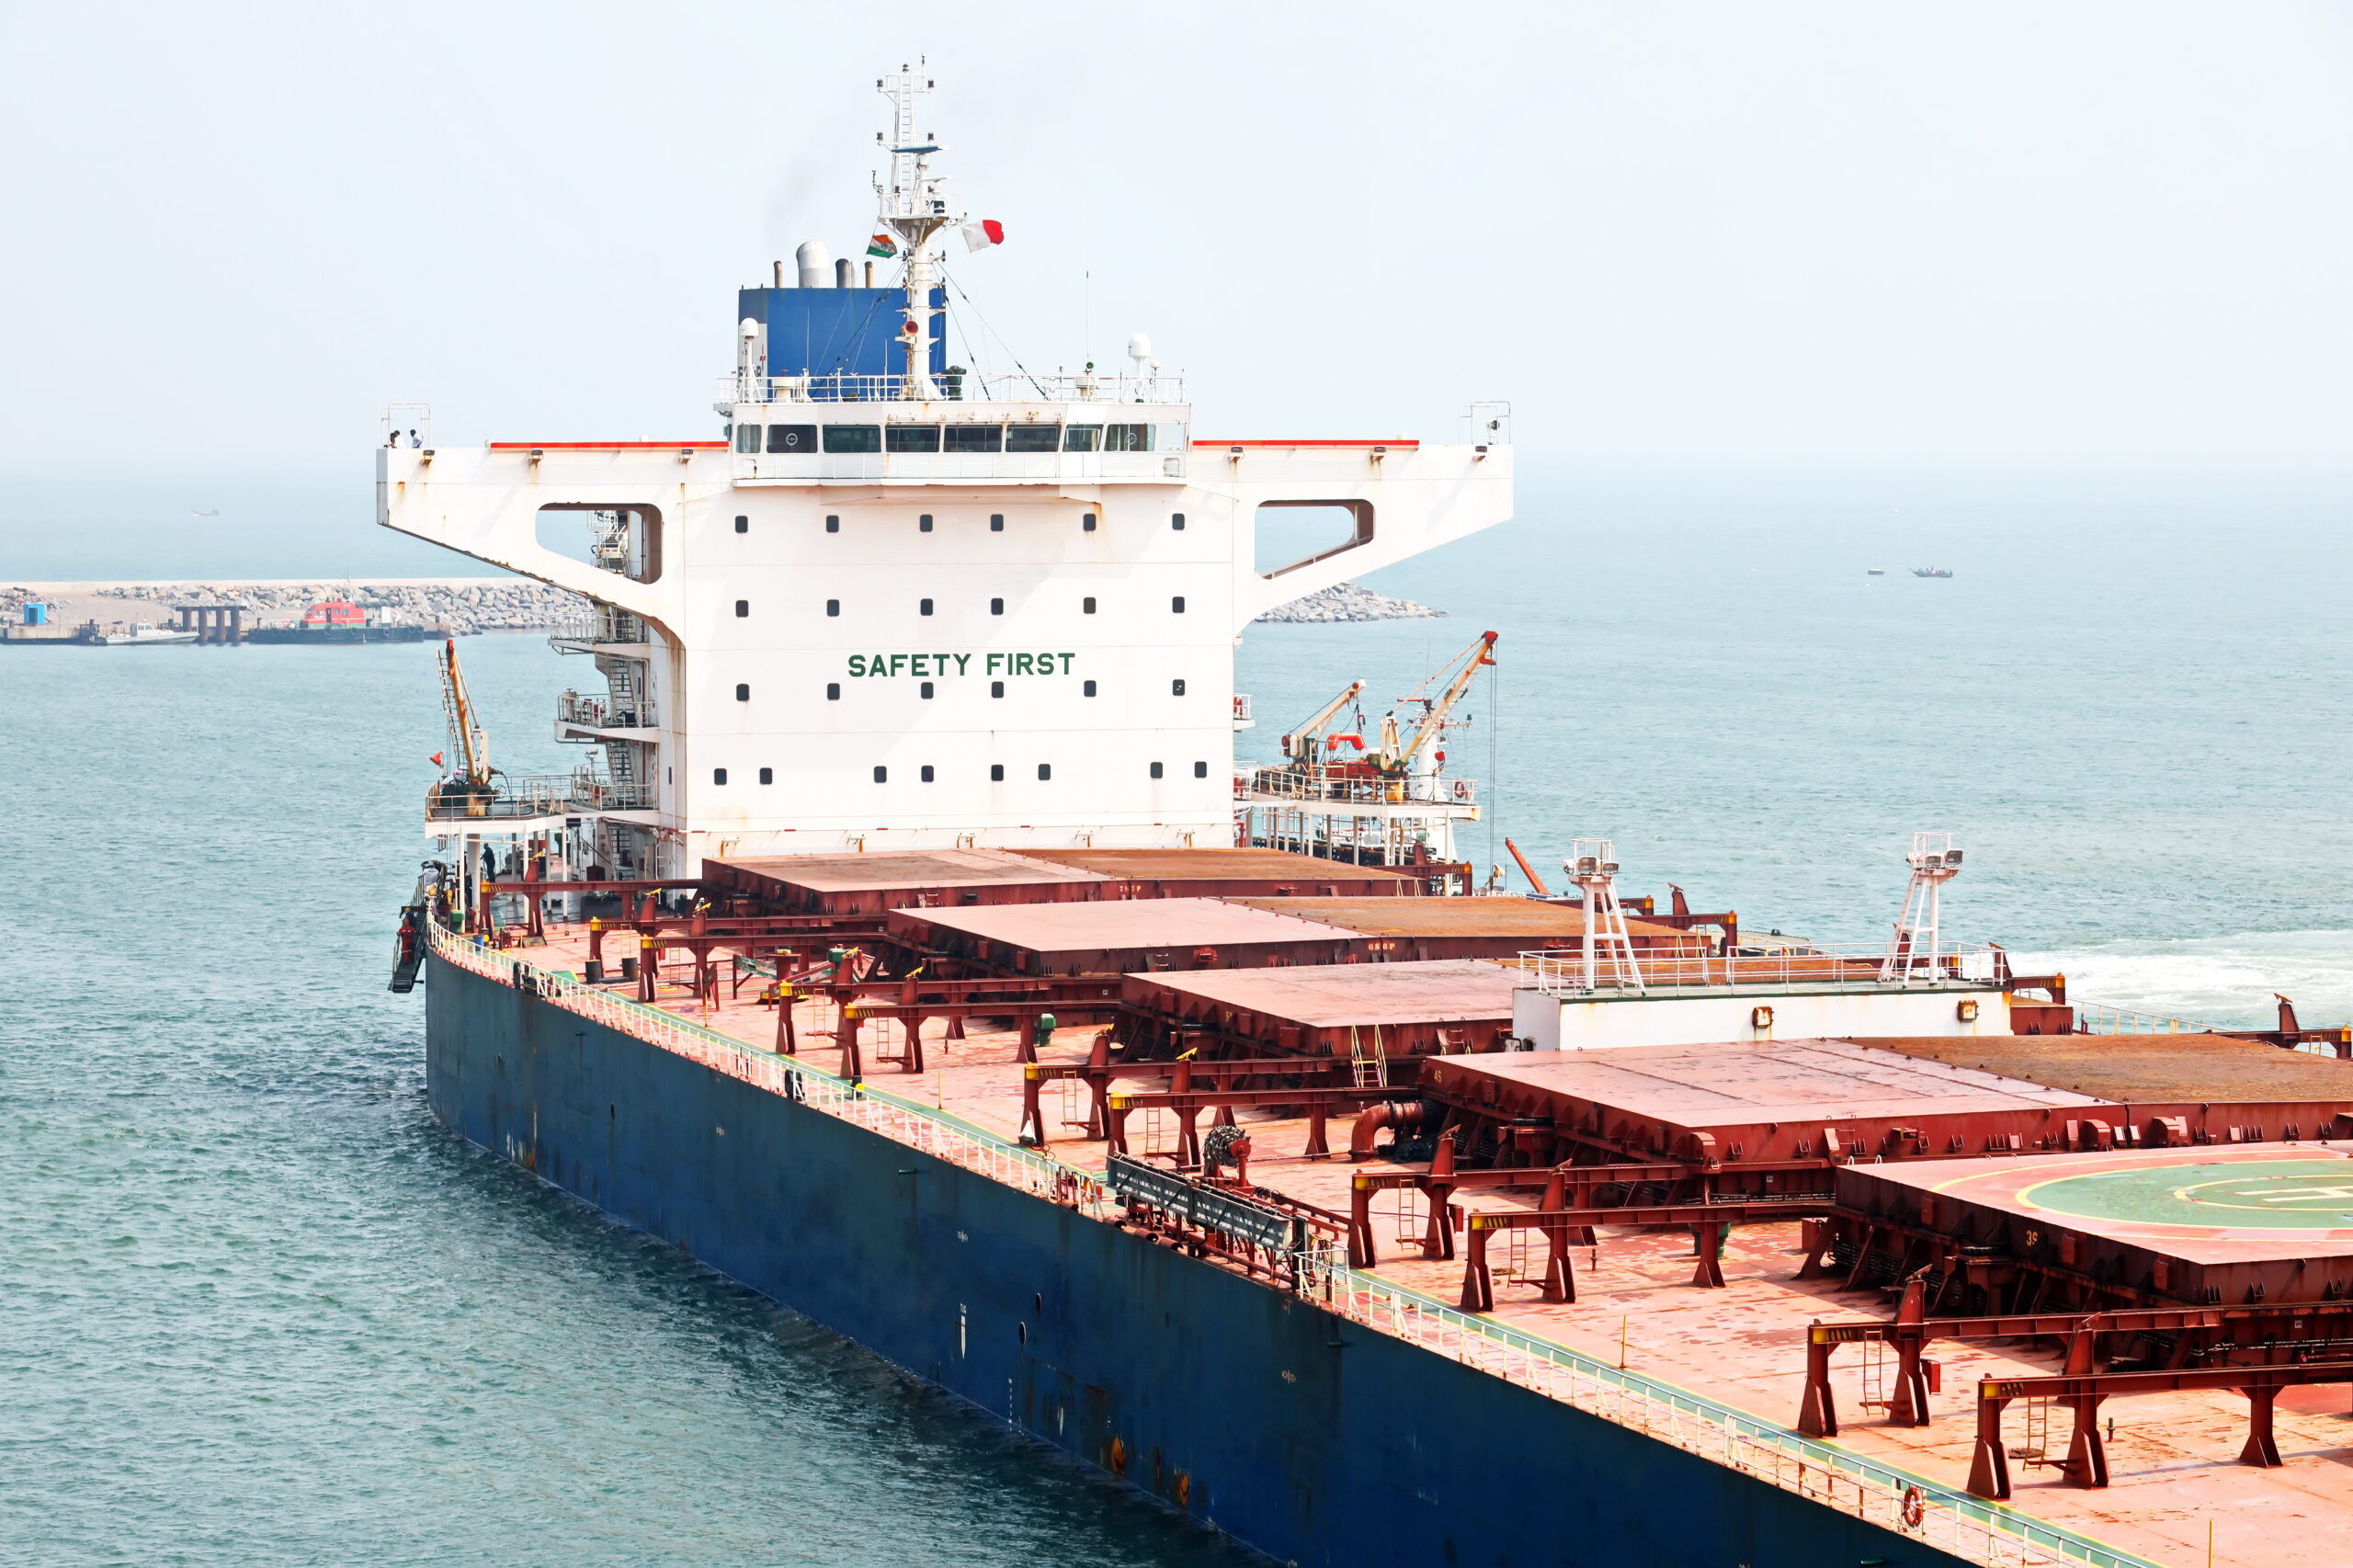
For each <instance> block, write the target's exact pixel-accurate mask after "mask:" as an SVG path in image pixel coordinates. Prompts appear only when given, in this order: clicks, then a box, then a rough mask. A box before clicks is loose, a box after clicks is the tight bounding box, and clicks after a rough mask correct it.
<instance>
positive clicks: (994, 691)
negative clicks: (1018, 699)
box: [989, 680, 1005, 697]
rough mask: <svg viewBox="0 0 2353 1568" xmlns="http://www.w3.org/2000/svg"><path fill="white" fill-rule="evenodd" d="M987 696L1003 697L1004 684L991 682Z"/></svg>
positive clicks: (998, 681) (995, 681) (999, 681)
mask: <svg viewBox="0 0 2353 1568" xmlns="http://www.w3.org/2000/svg"><path fill="white" fill-rule="evenodd" d="M989 695H990V696H991V697H1003V696H1004V695H1005V682H1003V681H1001V680H993V681H991V682H989Z"/></svg>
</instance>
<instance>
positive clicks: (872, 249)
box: [866, 234, 899, 256]
mask: <svg viewBox="0 0 2353 1568" xmlns="http://www.w3.org/2000/svg"><path fill="white" fill-rule="evenodd" d="M866 254H867V255H869V256H896V255H898V254H899V247H898V246H896V245H894V244H892V243H891V236H890V235H888V234H877V235H875V236H874V237H873V238H872V239H870V240H869V241H867V242H866Z"/></svg>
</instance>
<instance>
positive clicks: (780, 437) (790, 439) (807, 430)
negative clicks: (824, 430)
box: [768, 425, 830, 457]
mask: <svg viewBox="0 0 2353 1568" xmlns="http://www.w3.org/2000/svg"><path fill="white" fill-rule="evenodd" d="M816 449H817V427H816V426H814V425H771V426H768V450H769V451H771V452H778V453H786V454H790V455H792V456H796V457H797V456H801V455H803V454H806V453H809V452H813V451H815V450H816ZM829 450H830V449H829Z"/></svg>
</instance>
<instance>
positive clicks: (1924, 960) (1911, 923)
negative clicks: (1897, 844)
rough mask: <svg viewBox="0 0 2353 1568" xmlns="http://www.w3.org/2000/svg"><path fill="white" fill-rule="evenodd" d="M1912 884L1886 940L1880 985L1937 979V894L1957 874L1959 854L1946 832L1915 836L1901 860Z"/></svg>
mask: <svg viewBox="0 0 2353 1568" xmlns="http://www.w3.org/2000/svg"><path fill="white" fill-rule="evenodd" d="M1904 864H1906V865H1908V866H1910V867H1911V868H1912V881H1911V882H1910V884H1909V885H1907V886H1906V887H1905V888H1904V912H1903V913H1902V914H1901V915H1897V916H1896V917H1895V930H1894V932H1893V934H1891V935H1890V936H1889V937H1888V939H1887V957H1886V959H1885V960H1882V961H1881V964H1880V966H1879V977H1880V980H1881V983H1890V982H1893V983H1902V982H1905V981H1912V980H1927V981H1933V980H1935V979H1936V978H1937V944H1938V936H1937V924H1938V903H1939V899H1938V892H1939V891H1940V890H1941V889H1942V888H1943V887H1944V885H1945V883H1947V882H1949V881H1952V879H1953V878H1955V877H1957V876H1959V875H1961V851H1960V850H1958V849H1956V848H1954V847H1953V846H1952V835H1951V834H1949V833H1915V834H1914V835H1912V853H1911V854H1909V855H1907V856H1905V857H1904Z"/></svg>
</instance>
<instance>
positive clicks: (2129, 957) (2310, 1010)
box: [2011, 931, 2353, 1028]
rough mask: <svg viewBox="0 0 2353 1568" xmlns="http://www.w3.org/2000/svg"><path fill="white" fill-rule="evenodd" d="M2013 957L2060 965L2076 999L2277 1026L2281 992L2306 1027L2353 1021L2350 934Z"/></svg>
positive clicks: (2040, 966) (2249, 937) (2110, 945)
mask: <svg viewBox="0 0 2353 1568" xmlns="http://www.w3.org/2000/svg"><path fill="white" fill-rule="evenodd" d="M2011 962H2012V964H2013V965H2014V966H2015V967H2016V968H2017V969H2018V971H2019V972H2021V973H2029V974H2042V973H2047V972H2049V971H2052V970H2057V971H2059V972H2061V973H2063V974H2064V975H2065V976H2066V977H2067V994H2068V996H2069V997H2070V998H2073V999H2080V1000H2083V1001H2086V1002H2106V1003H2108V1004H2109V1005H2111V1006H2118V1007H2131V1008H2133V1009H2135V1010H2137V1011H2140V1012H2143V1013H2157V1014H2162V1015H2165V1016H2166V1017H2178V1018H2185V1019H2188V1020H2189V1021H2191V1022H2193V1023H2207V1024H2227V1025H2230V1026H2232V1027H2233V1028H2270V1027H2271V1026H2272V1025H2273V1024H2274V1023H2275V1022H2276V1021H2277V1020H2278V1016H2279V1015H2278V1011H2277V1009H2276V1007H2275V1006H2274V1004H2273V1002H2272V1000H2271V998H2272V994H2273V993H2275V992H2277V993H2279V994H2283V995H2285V996H2287V997H2289V998H2290V999H2291V1000H2292V1001H2294V1003H2295V1004H2296V1016H2297V1021H2298V1022H2299V1023H2301V1024H2302V1025H2303V1026H2304V1027H2305V1028H2318V1027H2320V1026H2322V1025H2324V1024H2341V1023H2346V1022H2349V1021H2353V931H2260V932H2249V933H2247V934H2245V935H2242V936H2235V937H2195V938H2190V939H2185V940H2181V941H2121V942H2101V943H2097V944H2094V945H2092V946H2089V947H2084V948H2072V949H2063V950H2061V951H2057V952H2043V953H2013V954H2012V955H2011Z"/></svg>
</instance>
